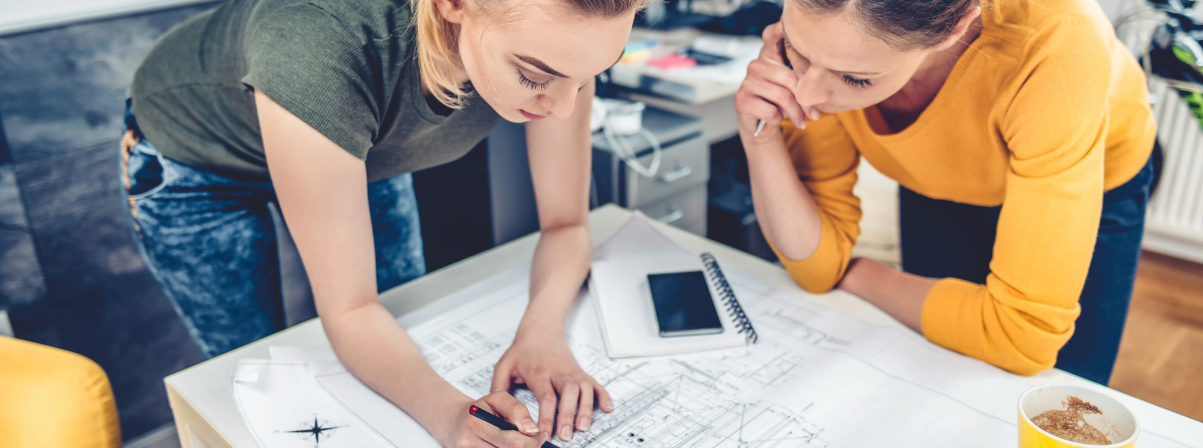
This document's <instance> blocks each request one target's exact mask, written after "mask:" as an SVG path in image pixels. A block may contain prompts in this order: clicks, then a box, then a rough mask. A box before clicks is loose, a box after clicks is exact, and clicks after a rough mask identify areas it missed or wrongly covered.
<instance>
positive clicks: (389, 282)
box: [121, 109, 426, 358]
mask: <svg viewBox="0 0 1203 448" xmlns="http://www.w3.org/2000/svg"><path fill="white" fill-rule="evenodd" d="M126 121H127V127H129V129H131V130H135V132H137V131H136V130H137V128H136V124H135V122H134V119H133V116H132V114H130V112H129V111H128V109H127V119H126ZM130 142H132V140H131V141H130ZM121 152H122V157H121V161H122V162H121V168H122V173H123V178H122V191H123V195H124V197H125V198H126V201H125V206H126V210H127V211H129V212H130V213H129V217H130V225H131V229H132V230H133V233H134V240H135V242H136V243H137V245H138V246H139V248H140V249H141V251H142V257H143V259H144V260H145V261H146V265H147V267H148V268H149V269H150V272H151V273H152V274H154V276H155V278H156V279H158V281H159V284H161V285H162V286H163V290H164V292H166V294H167V297H168V298H170V299H171V301H172V305H173V306H174V307H175V310H176V312H177V313H179V315H180V318H181V319H182V320H183V322H184V325H185V327H187V329H188V332H189V334H191V336H192V339H193V341H195V342H196V345H197V346H198V347H200V350H201V352H202V353H203V354H204V355H205V356H206V357H210V358H211V357H214V356H217V355H220V354H222V353H225V352H228V351H230V350H233V349H235V348H238V347H240V346H243V345H246V344H248V343H250V342H253V341H255V340H258V339H260V338H263V337H264V336H267V335H269V334H272V333H274V332H277V331H280V330H282V329H284V302H283V298H282V296H281V285H280V267H279V264H278V256H277V248H276V229H275V227H274V225H273V223H272V217H271V214H270V212H269V211H268V203H271V202H276V194H275V190H274V189H273V188H272V184H271V182H270V181H252V180H238V179H232V178H229V177H225V176H220V175H217V174H214V173H211V172H207V171H203V170H199V169H195V168H192V167H189V166H187V165H184V164H181V163H178V162H175V161H172V160H171V159H168V158H166V157H163V156H162V155H160V154H159V152H158V151H157V150H156V149H155V147H154V145H153V144H151V142H149V141H147V140H146V139H145V138H141V139H140V140H139V141H138V142H137V144H135V145H132V147H130V145H128V144H123V145H122V149H121ZM368 201H369V204H370V208H371V214H372V231H373V233H374V239H375V245H376V287H377V290H379V291H384V290H386V289H389V288H391V287H393V286H396V285H399V284H401V283H404V282H406V281H409V280H411V279H414V278H417V277H420V276H422V275H423V274H425V273H426V262H425V258H423V255H422V236H421V230H420V228H419V225H418V204H417V199H416V198H415V196H414V190H413V178H412V177H411V176H410V175H409V174H404V175H401V176H397V177H393V178H390V179H384V180H380V181H376V182H372V183H370V184H368Z"/></svg>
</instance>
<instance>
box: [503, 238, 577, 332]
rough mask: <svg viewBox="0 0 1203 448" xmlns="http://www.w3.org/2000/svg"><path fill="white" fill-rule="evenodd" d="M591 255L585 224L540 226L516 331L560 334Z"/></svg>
mask: <svg viewBox="0 0 1203 448" xmlns="http://www.w3.org/2000/svg"><path fill="white" fill-rule="evenodd" d="M592 259H593V244H592V242H591V241H590V239H589V228H588V227H587V226H586V225H585V224H575V225H567V226H563V227H557V228H553V229H547V230H544V231H543V233H542V235H541V236H540V237H539V244H538V246H537V247H536V248H535V258H534V261H533V262H532V264H531V276H530V304H529V305H527V308H526V314H525V315H523V316H522V322H521V324H520V325H519V329H518V331H519V332H520V333H525V332H532V331H538V332H542V333H543V334H545V335H547V336H550V337H560V338H562V337H563V335H564V325H565V320H567V318H568V311H569V310H570V309H572V302H573V300H574V299H576V295H577V292H578V291H579V290H580V289H581V284H583V283H584V281H585V276H586V275H587V274H588V273H589V264H590V261H591V260H592Z"/></svg>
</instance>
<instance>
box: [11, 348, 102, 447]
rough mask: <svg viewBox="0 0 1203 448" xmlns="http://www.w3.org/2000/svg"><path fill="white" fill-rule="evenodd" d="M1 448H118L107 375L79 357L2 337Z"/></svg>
mask: <svg viewBox="0 0 1203 448" xmlns="http://www.w3.org/2000/svg"><path fill="white" fill-rule="evenodd" d="M0 447H4V448H120V447H121V427H120V426H119V425H118V424H117V405H116V403H115V402H114V401H113V390H112V389H111V388H110V387H109V378H108V377H107V376H105V374H104V370H101V369H100V366H98V365H96V363H95V362H92V360H90V359H88V358H85V357H83V356H80V355H77V354H75V353H71V352H68V351H65V350H59V349H57V348H53V347H47V346H45V345H41V344H35V343H32V342H27V341H22V340H20V339H13V338H9V337H4V336H0Z"/></svg>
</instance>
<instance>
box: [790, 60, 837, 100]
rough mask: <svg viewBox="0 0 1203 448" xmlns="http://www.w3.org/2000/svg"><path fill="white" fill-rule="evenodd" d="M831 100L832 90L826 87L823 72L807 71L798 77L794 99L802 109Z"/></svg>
mask: <svg viewBox="0 0 1203 448" xmlns="http://www.w3.org/2000/svg"><path fill="white" fill-rule="evenodd" d="M830 98H831V89H829V88H828V87H827V85H826V80H825V79H824V76H823V71H822V70H809V69H808V70H806V71H805V72H803V73H802V74H801V75H799V76H798V84H797V85H795V86H794V99H796V100H797V101H798V104H801V105H802V107H810V106H813V105H816V104H822V103H824V102H826V101H827V100H828V99H830Z"/></svg>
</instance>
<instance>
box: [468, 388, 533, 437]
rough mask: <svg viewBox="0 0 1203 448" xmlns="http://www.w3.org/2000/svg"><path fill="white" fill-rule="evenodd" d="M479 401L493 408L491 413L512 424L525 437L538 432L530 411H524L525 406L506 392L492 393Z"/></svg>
mask: <svg viewBox="0 0 1203 448" xmlns="http://www.w3.org/2000/svg"><path fill="white" fill-rule="evenodd" d="M481 400H484V402H485V404H488V405H489V407H490V408H493V412H494V413H496V414H497V416H498V417H501V418H503V419H505V421H508V422H510V423H513V424H514V426H517V427H518V430H520V431H522V432H524V433H526V434H527V435H532V434H534V433H535V432H538V430H539V427H538V426H537V425H536V424H535V419H533V418H531V416H530V411H528V410H527V409H526V405H524V404H522V402H521V401H518V399H517V398H514V396H513V395H510V394H509V393H506V392H494V393H491V394H489V395H486V396H485V397H484V398H482V399H481Z"/></svg>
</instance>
